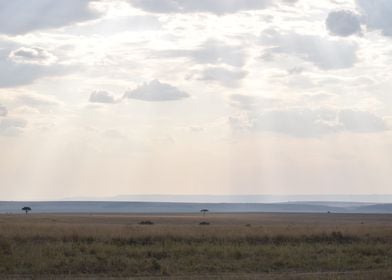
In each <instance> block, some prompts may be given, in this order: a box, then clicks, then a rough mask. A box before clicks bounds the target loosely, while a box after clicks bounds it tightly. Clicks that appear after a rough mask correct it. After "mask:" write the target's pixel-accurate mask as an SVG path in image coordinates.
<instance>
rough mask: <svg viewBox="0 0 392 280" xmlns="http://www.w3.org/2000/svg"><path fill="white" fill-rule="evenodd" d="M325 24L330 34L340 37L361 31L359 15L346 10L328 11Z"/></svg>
mask: <svg viewBox="0 0 392 280" xmlns="http://www.w3.org/2000/svg"><path fill="white" fill-rule="evenodd" d="M326 26H327V29H328V30H329V32H330V33H331V34H333V35H337V36H342V37H346V36H350V35H353V34H358V33H360V32H361V23H360V17H359V16H358V15H357V14H355V13H353V12H351V11H348V10H340V11H333V12H330V13H329V14H328V18H327V20H326Z"/></svg>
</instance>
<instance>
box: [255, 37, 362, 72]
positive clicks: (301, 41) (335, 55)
mask: <svg viewBox="0 0 392 280" xmlns="http://www.w3.org/2000/svg"><path fill="white" fill-rule="evenodd" d="M261 43H263V44H264V45H266V46H269V49H267V50H266V51H265V54H264V55H265V56H266V57H271V56H272V57H273V55H274V54H288V55H294V56H296V57H298V58H301V59H303V60H305V61H309V62H311V63H313V64H314V65H316V66H317V67H318V68H320V69H323V70H332V69H344V68H350V67H352V66H353V65H354V64H355V62H356V61H357V56H356V51H357V45H356V44H354V43H351V42H347V41H340V40H330V39H328V38H324V37H321V36H317V35H303V34H298V33H294V32H292V33H285V34H281V33H279V32H277V31H275V30H268V31H265V32H264V33H263V34H262V36H261Z"/></svg>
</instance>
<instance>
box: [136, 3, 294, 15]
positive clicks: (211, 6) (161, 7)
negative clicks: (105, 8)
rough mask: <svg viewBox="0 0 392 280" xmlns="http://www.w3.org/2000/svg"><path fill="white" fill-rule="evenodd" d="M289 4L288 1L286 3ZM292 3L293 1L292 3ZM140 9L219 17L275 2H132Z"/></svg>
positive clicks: (263, 6)
mask: <svg viewBox="0 0 392 280" xmlns="http://www.w3.org/2000/svg"><path fill="white" fill-rule="evenodd" d="M285 2H287V0H286V1H285ZM290 2H292V1H290ZM131 3H132V4H133V5H134V6H135V7H137V8H140V9H143V10H145V11H148V12H152V13H195V12H207V13H213V14H217V15H222V14H229V13H236V12H239V11H245V10H259V9H265V8H267V7H269V6H271V5H272V4H273V3H274V1H273V0H214V1H211V0H197V1H195V0H160V1H156V0H132V1H131Z"/></svg>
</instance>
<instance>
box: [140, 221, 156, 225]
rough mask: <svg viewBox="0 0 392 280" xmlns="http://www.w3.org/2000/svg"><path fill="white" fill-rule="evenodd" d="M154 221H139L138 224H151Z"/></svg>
mask: <svg viewBox="0 0 392 280" xmlns="http://www.w3.org/2000/svg"><path fill="white" fill-rule="evenodd" d="M153 224H154V223H153V222H151V221H141V222H139V225H153Z"/></svg>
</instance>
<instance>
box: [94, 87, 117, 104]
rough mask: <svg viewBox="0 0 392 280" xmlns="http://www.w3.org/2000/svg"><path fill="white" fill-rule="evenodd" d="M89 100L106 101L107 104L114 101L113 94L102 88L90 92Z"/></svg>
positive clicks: (95, 101)
mask: <svg viewBox="0 0 392 280" xmlns="http://www.w3.org/2000/svg"><path fill="white" fill-rule="evenodd" d="M89 101H90V102H92V103H107V104H111V103H115V102H116V100H115V98H114V96H113V95H111V94H110V93H108V92H107V91H103V90H100V91H94V92H92V93H91V94H90V98H89Z"/></svg>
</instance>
